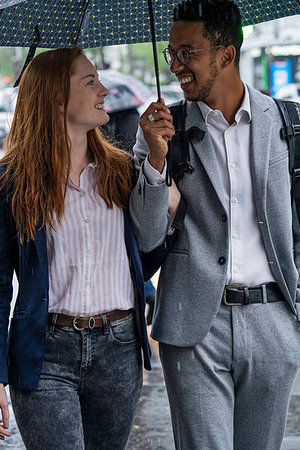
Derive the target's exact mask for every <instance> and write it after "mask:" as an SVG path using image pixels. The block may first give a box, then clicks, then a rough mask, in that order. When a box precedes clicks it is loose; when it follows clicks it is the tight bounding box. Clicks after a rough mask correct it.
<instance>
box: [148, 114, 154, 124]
mask: <svg viewBox="0 0 300 450" xmlns="http://www.w3.org/2000/svg"><path fill="white" fill-rule="evenodd" d="M148 120H149V121H150V122H155V118H154V117H153V114H149V115H148Z"/></svg>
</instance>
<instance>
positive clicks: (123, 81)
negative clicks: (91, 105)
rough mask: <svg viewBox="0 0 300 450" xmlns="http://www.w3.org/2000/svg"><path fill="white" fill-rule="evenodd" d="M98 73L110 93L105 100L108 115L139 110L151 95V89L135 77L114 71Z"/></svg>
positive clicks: (100, 71)
mask: <svg viewBox="0 0 300 450" xmlns="http://www.w3.org/2000/svg"><path fill="white" fill-rule="evenodd" d="M97 72H98V76H99V80H100V81H101V83H102V84H103V85H104V86H105V87H106V88H107V89H108V90H109V92H110V93H109V95H108V96H107V97H106V98H105V110H106V111H107V113H115V112H118V111H124V110H127V109H132V108H138V107H139V106H141V105H143V104H144V102H145V100H146V98H148V97H149V96H150V95H151V88H149V87H148V86H147V85H146V84H144V83H143V82H142V81H141V80H139V79H138V78H136V77H134V76H133V75H127V74H124V73H121V72H118V71H117V70H112V69H107V70H98V71H97Z"/></svg>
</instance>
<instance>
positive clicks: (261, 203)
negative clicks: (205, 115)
mask: <svg viewBox="0 0 300 450" xmlns="http://www.w3.org/2000/svg"><path fill="white" fill-rule="evenodd" d="M249 94H250V104H251V116H252V121H251V131H250V165H251V174H252V183H253V193H254V199H255V202H256V205H257V206H258V207H260V208H262V209H263V210H264V211H265V209H266V196H267V179H268V167H269V158H270V145H271V130H272V119H271V118H270V117H269V116H268V115H267V114H266V112H267V111H268V109H269V106H268V105H267V104H265V102H264V101H263V99H261V97H260V96H259V97H258V96H256V94H255V91H253V90H252V89H250V88H249ZM253 100H255V101H253Z"/></svg>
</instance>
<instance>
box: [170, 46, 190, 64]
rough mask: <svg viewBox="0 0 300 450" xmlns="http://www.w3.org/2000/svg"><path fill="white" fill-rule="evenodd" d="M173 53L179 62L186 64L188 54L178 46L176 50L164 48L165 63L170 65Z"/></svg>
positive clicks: (173, 56)
mask: <svg viewBox="0 0 300 450" xmlns="http://www.w3.org/2000/svg"><path fill="white" fill-rule="evenodd" d="M175 54H176V55H177V58H178V60H179V61H180V62H181V64H187V63H188V62H189V59H190V58H189V56H190V55H189V53H188V51H187V50H186V49H185V48H180V49H178V50H177V52H175V51H174V50H171V49H170V48H166V49H165V50H164V56H165V60H166V62H167V64H169V65H171V64H172V63H173V61H174V58H175Z"/></svg>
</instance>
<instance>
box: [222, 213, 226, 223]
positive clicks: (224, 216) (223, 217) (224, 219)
mask: <svg viewBox="0 0 300 450" xmlns="http://www.w3.org/2000/svg"><path fill="white" fill-rule="evenodd" d="M222 220H223V222H227V216H226V214H223V216H222Z"/></svg>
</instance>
